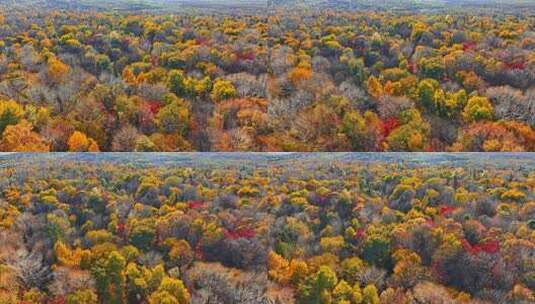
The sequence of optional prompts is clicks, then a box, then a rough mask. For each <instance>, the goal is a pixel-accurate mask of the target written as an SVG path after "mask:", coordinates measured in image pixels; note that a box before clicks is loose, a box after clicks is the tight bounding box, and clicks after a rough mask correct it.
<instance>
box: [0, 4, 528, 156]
mask: <svg viewBox="0 0 535 304" xmlns="http://www.w3.org/2000/svg"><path fill="white" fill-rule="evenodd" d="M58 2H59V1H58ZM335 2H336V1H335ZM342 2H343V1H342ZM350 2H351V1H350ZM387 2H388V1H387ZM411 2H412V1H411ZM344 3H345V2H344ZM9 5H11V7H9ZM58 5H60V4H58ZM377 5H378V6H380V5H379V4H377ZM50 6H51V7H48V8H45V9H43V10H40V11H38V12H33V11H34V10H27V9H17V6H15V4H8V7H9V8H10V9H7V7H6V6H5V5H4V6H1V4H0V16H2V18H1V23H0V140H1V141H2V142H4V143H3V144H2V145H1V146H0V147H1V150H3V151H15V150H19V151H20V150H31V149H33V150H37V149H39V150H43V149H46V148H47V149H49V150H51V151H191V150H198V151H208V150H212V151H387V150H389V151H511V150H514V151H517V150H522V151H534V150H535V149H534V146H533V144H532V142H529V141H526V140H525V138H533V137H534V136H535V91H534V90H535V55H534V50H535V26H534V24H535V19H534V17H533V14H530V9H525V10H521V9H517V10H516V11H514V13H511V10H510V9H508V10H503V11H500V10H491V11H487V10H483V9H482V10H481V11H480V12H479V14H478V15H474V14H472V13H471V12H470V11H464V10H462V9H459V8H452V9H449V10H447V11H433V10H431V11H429V12H428V13H423V12H421V11H419V10H416V9H414V10H410V9H409V10H408V12H409V13H406V11H400V12H397V11H392V10H390V11H385V10H379V9H375V10H372V9H367V10H365V11H362V10H347V9H322V10H317V9H299V10H290V9H283V8H282V7H278V6H276V5H275V6H273V7H271V9H270V13H269V14H268V15H267V16H266V14H265V11H263V12H249V11H241V10H236V11H232V10H221V11H219V12H217V13H214V12H213V11H212V10H206V13H203V12H202V10H198V11H194V12H191V11H188V10H183V11H182V12H181V13H178V14H171V13H169V12H165V11H163V12H160V11H150V10H147V11H144V10H139V11H136V10H124V11H121V12H110V11H109V10H108V11H101V10H96V9H94V10H92V9H82V10H59V9H55V8H54V5H53V4H51V5H50ZM341 7H343V6H341ZM1 8H3V9H1ZM406 113H412V114H410V115H411V116H412V117H418V119H417V121H411V122H407V121H406V119H405V118H404V116H406V115H407V114H406ZM404 120H405V122H404ZM21 121H25V122H24V123H23V124H22V125H20V122H21ZM482 124H483V125H485V128H486V129H487V132H486V134H482V132H480V128H481V125H482ZM504 125H506V126H508V127H507V131H503V130H502V129H503V127H502V126H504ZM9 126H17V127H15V129H13V128H9ZM28 130H29V131H28ZM14 132H25V133H24V134H28V132H33V133H32V135H31V137H32V139H31V141H35V142H37V144H26V143H11V142H10V143H8V141H12V139H10V138H9V137H10V136H12V135H13V133H14ZM503 132H509V133H508V136H507V137H509V135H510V137H511V138H509V139H508V142H505V140H504V139H502V136H500V135H499V134H501V133H503ZM475 134H477V135H475ZM21 136H27V135H21ZM474 137H475V138H474ZM479 142H481V143H479Z"/></svg>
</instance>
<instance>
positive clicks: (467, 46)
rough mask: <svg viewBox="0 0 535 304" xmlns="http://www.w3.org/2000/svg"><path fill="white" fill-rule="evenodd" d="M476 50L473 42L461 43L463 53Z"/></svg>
mask: <svg viewBox="0 0 535 304" xmlns="http://www.w3.org/2000/svg"><path fill="white" fill-rule="evenodd" d="M475 48H476V44H475V43H473V42H465V43H463V49H464V50H465V51H471V50H473V49H475Z"/></svg>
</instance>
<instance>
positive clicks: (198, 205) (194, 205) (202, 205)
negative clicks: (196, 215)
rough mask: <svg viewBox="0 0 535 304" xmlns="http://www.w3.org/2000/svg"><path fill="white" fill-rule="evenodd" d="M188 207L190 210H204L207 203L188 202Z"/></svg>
mask: <svg viewBox="0 0 535 304" xmlns="http://www.w3.org/2000/svg"><path fill="white" fill-rule="evenodd" d="M188 207H189V208H190V209H202V208H205V207H206V202H203V201H191V202H188Z"/></svg>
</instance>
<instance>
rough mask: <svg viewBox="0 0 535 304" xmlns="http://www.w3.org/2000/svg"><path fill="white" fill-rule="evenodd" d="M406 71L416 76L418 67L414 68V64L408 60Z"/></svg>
mask: <svg viewBox="0 0 535 304" xmlns="http://www.w3.org/2000/svg"><path fill="white" fill-rule="evenodd" d="M408 69H409V71H410V72H411V73H413V74H416V73H417V72H418V67H417V66H416V63H414V62H413V61H412V60H409V65H408Z"/></svg>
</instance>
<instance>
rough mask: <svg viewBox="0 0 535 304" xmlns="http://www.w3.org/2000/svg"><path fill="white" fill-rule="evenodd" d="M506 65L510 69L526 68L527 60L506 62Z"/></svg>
mask: <svg viewBox="0 0 535 304" xmlns="http://www.w3.org/2000/svg"><path fill="white" fill-rule="evenodd" d="M505 66H507V68H508V69H510V70H524V69H525V68H526V63H525V62H511V63H506V64H505Z"/></svg>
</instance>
